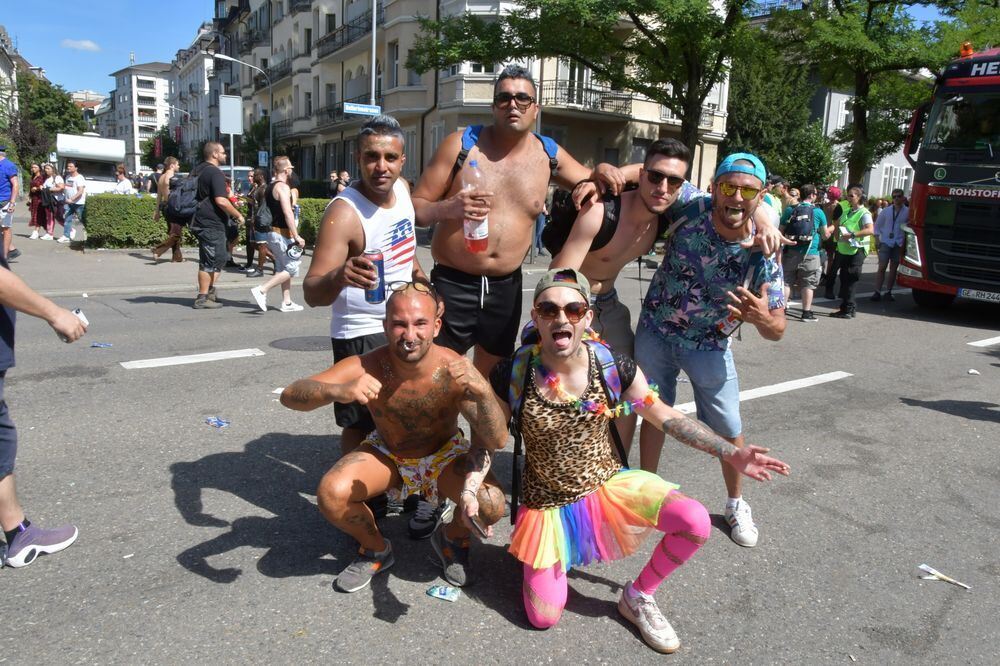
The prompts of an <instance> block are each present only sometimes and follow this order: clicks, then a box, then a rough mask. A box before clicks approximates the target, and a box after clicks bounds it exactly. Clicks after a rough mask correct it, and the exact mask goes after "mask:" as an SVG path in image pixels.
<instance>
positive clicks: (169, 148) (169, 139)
mask: <svg viewBox="0 0 1000 666" xmlns="http://www.w3.org/2000/svg"><path fill="white" fill-rule="evenodd" d="M157 139H159V140H160V154H159V155H157V154H156V140H157ZM139 150H140V152H141V159H140V160H139V161H140V163H141V164H145V165H146V166H148V167H154V166H156V165H157V164H159V163H161V162H163V160H164V159H165V158H167V157H171V156H172V157H176V158H177V159H178V160H180V158H181V147H180V144H178V143H177V142H176V141H174V137H173V135H172V134H171V133H170V128H169V127H167V126H163V127H161V128H160V129H158V130H157V131H156V134H154V135H153V136H152V137H151V138H149V139H146V140H145V141H143V142H142V145H140V147H139Z"/></svg>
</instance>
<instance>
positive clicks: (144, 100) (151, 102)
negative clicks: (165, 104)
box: [135, 97, 156, 107]
mask: <svg viewBox="0 0 1000 666" xmlns="http://www.w3.org/2000/svg"><path fill="white" fill-rule="evenodd" d="M135 103H136V104H138V105H139V106H154V107H155V106H156V98H154V97H136V98H135Z"/></svg>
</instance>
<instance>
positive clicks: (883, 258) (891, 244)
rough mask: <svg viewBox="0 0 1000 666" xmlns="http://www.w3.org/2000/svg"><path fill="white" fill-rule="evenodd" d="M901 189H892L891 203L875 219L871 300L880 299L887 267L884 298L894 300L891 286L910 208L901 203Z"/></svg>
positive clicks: (902, 198) (893, 281) (897, 266)
mask: <svg viewBox="0 0 1000 666" xmlns="http://www.w3.org/2000/svg"><path fill="white" fill-rule="evenodd" d="M903 201H904V197H903V190H900V189H895V190H893V191H892V205H891V206H889V207H887V208H883V209H882V211H881V212H880V213H879V214H878V219H876V220H875V237H876V238H878V272H877V273H876V274H875V293H874V294H872V300H873V301H876V302H877V301H881V300H882V283H883V281H884V280H885V269H886V268H887V267H888V269H889V284H888V289H887V290H886V294H885V300H887V301H894V300H896V297H895V296H893V295H892V288H893V287H894V286H895V285H896V269H897V268H899V259H900V255H901V254H902V252H903V231H902V225H904V224H906V223H907V222H909V221H910V209H909V208H908V207H907V206H906V204H905V203H903Z"/></svg>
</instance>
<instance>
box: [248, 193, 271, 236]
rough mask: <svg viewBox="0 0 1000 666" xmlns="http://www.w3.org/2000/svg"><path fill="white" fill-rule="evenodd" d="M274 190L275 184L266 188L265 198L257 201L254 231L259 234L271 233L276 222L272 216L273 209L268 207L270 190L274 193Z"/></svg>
mask: <svg viewBox="0 0 1000 666" xmlns="http://www.w3.org/2000/svg"><path fill="white" fill-rule="evenodd" d="M273 188H274V185H273V184H272V185H268V186H267V187H265V188H264V194H263V196H261V197H260V200H259V201H257V207H256V210H255V211H254V214H253V230H254V231H255V232H256V233H258V234H269V233H271V225H272V223H273V221H274V220H273V218H272V216H271V207H270V206H268V205H267V193H268V190H271V191H273Z"/></svg>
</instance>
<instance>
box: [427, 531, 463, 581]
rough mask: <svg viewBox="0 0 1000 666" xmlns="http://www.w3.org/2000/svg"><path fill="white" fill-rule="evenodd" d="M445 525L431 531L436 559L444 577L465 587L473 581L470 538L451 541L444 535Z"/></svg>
mask: <svg viewBox="0 0 1000 666" xmlns="http://www.w3.org/2000/svg"><path fill="white" fill-rule="evenodd" d="M444 528H445V526H444V525H440V526H438V528H437V529H435V530H434V531H433V532H432V533H431V546H433V547H434V554H435V555H436V556H437V557H436V561H437V563H438V564H440V565H441V572H442V574H443V575H444V579H445V580H446V581H448V583H450V584H451V585H454V586H455V587H463V586H465V585H468V584H469V583H471V582H472V576H471V575H470V574H471V571H470V569H469V538H468V537H466V538H464V539H462V540H461V541H451V540H450V539H448V537H446V536H445V535H444Z"/></svg>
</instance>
